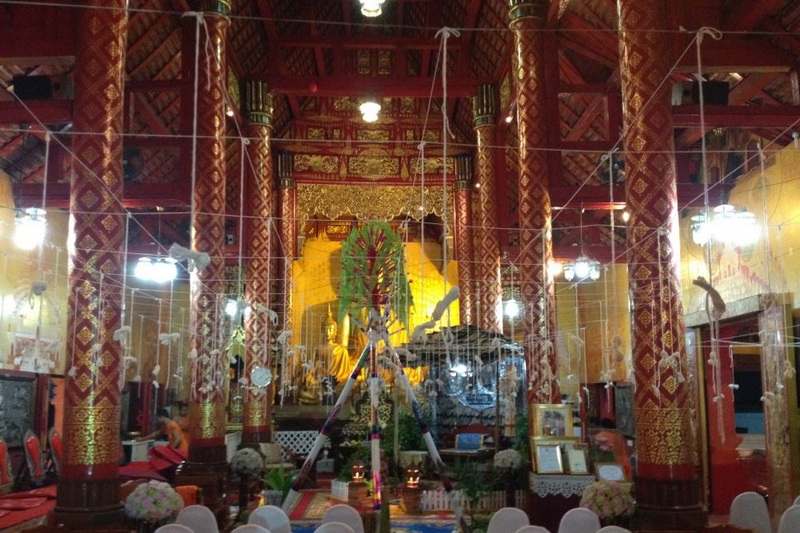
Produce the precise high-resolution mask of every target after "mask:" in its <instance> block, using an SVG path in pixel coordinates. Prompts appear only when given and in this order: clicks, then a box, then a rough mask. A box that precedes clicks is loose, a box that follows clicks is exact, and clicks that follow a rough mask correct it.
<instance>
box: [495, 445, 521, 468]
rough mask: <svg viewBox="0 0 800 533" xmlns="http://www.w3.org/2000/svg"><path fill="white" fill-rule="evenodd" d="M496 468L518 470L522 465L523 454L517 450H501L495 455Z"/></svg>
mask: <svg viewBox="0 0 800 533" xmlns="http://www.w3.org/2000/svg"><path fill="white" fill-rule="evenodd" d="M494 466H495V468H502V469H504V470H516V469H518V468H519V467H521V466H522V455H520V453H519V452H518V451H517V450H511V449H509V450H501V451H499V452H497V453H496V454H495V455H494Z"/></svg>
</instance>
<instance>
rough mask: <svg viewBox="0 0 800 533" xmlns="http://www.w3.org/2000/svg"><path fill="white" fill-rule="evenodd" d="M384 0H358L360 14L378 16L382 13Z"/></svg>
mask: <svg viewBox="0 0 800 533" xmlns="http://www.w3.org/2000/svg"><path fill="white" fill-rule="evenodd" d="M384 1H385V0H360V2H361V14H362V15H364V16H365V17H371V18H372V17H379V16H380V15H381V13H383V7H382V6H383V3H384Z"/></svg>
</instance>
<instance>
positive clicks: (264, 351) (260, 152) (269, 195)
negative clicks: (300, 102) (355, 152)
mask: <svg viewBox="0 0 800 533" xmlns="http://www.w3.org/2000/svg"><path fill="white" fill-rule="evenodd" d="M245 98H246V102H247V119H248V122H247V125H246V126H245V128H246V135H247V138H248V139H249V140H250V143H249V144H248V145H247V159H248V161H249V164H248V165H247V166H246V169H247V180H246V181H247V184H248V193H247V198H248V209H247V212H248V213H249V214H250V217H249V218H248V219H247V221H246V223H247V256H248V257H249V259H248V261H247V276H246V289H245V297H246V300H247V301H248V303H249V304H250V313H249V314H248V315H247V316H246V317H245V341H246V342H245V346H246V347H247V358H246V363H245V377H246V378H247V379H248V380H249V379H250V376H251V373H252V371H253V369H254V368H256V367H259V366H263V367H266V368H270V369H272V366H273V365H272V362H271V361H270V357H269V354H270V351H269V350H270V337H269V336H270V334H271V333H272V331H271V330H272V329H273V327H274V326H273V324H272V321H271V320H270V319H269V317H268V316H267V315H266V313H264V312H262V311H259V308H267V309H270V308H271V307H270V292H271V291H270V286H271V281H272V277H273V274H272V271H271V266H272V265H271V260H272V250H271V244H272V243H271V242H270V237H271V236H272V232H271V228H270V225H271V223H272V216H273V213H272V204H273V197H274V196H275V191H274V188H275V187H274V185H273V184H274V179H273V176H272V153H271V150H270V144H269V140H270V132H271V124H272V95H271V94H269V92H267V87H266V84H265V83H263V82H259V81H251V82H248V83H247V85H246V86H245ZM242 223H243V224H244V223H245V221H242ZM273 373H274V370H273ZM273 390H274V385H270V386H268V387H265V388H261V389H257V388H254V387H248V388H247V389H246V392H245V402H244V426H243V429H242V443H243V444H247V445H255V444H258V443H260V442H269V441H270V440H271V439H272V421H271V414H272V402H271V401H270V400H271V398H272V395H273Z"/></svg>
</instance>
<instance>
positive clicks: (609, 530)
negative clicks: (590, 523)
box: [597, 526, 631, 533]
mask: <svg viewBox="0 0 800 533" xmlns="http://www.w3.org/2000/svg"><path fill="white" fill-rule="evenodd" d="M597 533H631V530H630V529H625V528H624V527H622V526H605V527H601V528H600V529H598V530H597Z"/></svg>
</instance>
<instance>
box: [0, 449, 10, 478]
mask: <svg viewBox="0 0 800 533" xmlns="http://www.w3.org/2000/svg"><path fill="white" fill-rule="evenodd" d="M11 481H12V478H11V465H10V464H9V462H8V449H7V448H6V443H5V442H3V441H2V439H0V485H5V484H6V483H11Z"/></svg>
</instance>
